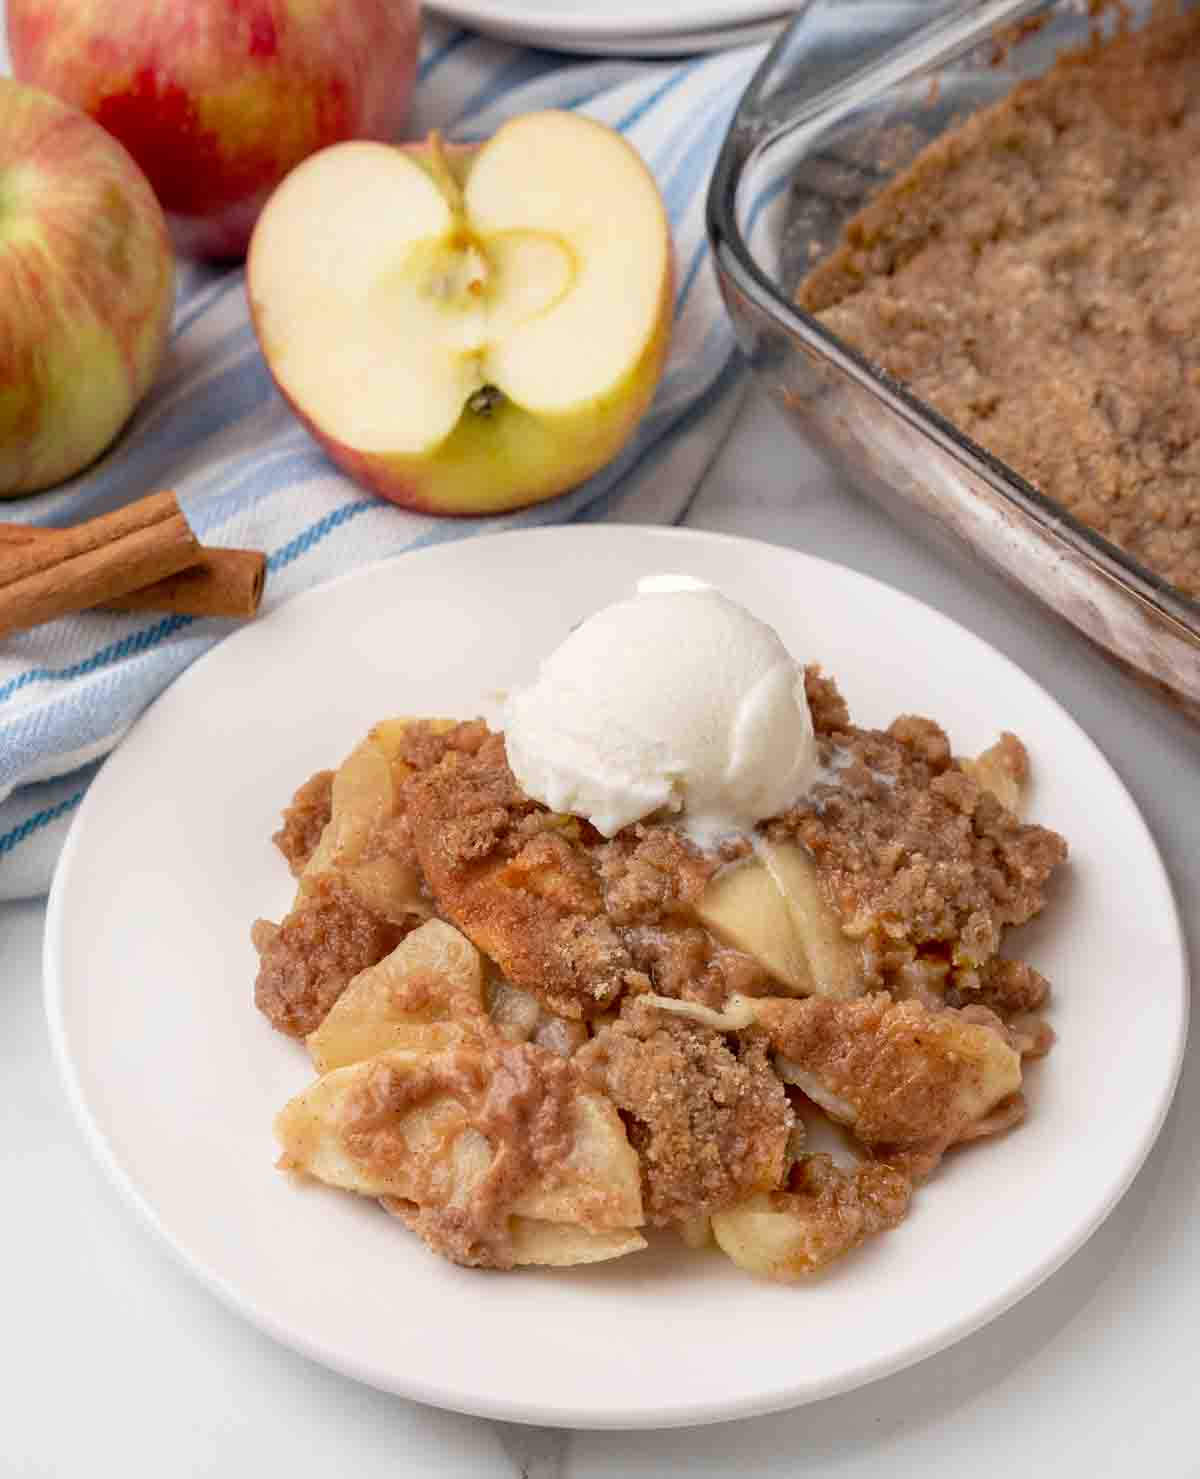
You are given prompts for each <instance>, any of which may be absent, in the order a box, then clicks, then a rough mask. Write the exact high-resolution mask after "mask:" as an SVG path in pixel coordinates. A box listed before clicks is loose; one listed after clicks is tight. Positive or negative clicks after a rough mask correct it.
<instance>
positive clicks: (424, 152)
mask: <svg viewBox="0 0 1200 1479" xmlns="http://www.w3.org/2000/svg"><path fill="white" fill-rule="evenodd" d="M247 292H248V294H249V298H250V307H251V313H252V316H253V320H254V325H255V329H256V331H257V333H258V338H259V343H260V345H261V347H262V351H263V355H264V357H265V359H266V362H267V364H268V366H269V367H270V370H271V373H272V374H273V375H274V377H275V381H276V383H277V385H278V386H279V388H280V390H281V392H282V393H283V395H284V396H285V398H286V399H287V400H288V402H289V403H290V404H291V406H292V407H293V409H294V410H295V411H296V412H297V414H298V415H299V416H300V417H301V419H302V420H303V421H304V422H305V424H306V425H307V426H308V428H309V429H310V431H311V432H312V433H313V435H314V436H315V437H316V438H317V439H318V440H319V441H320V442H321V443H322V445H323V446H324V447H325V448H326V450H327V451H328V452H329V454H330V456H331V457H332V458H333V459H334V461H335V462H337V463H338V464H339V465H340V466H341V467H342V468H344V469H345V470H346V472H348V473H349V474H350V475H351V476H352V477H354V478H355V479H357V480H358V481H359V482H361V483H362V484H363V485H364V486H366V487H368V488H371V489H372V490H373V491H375V492H377V493H379V494H381V495H382V496H383V497H385V498H390V499H391V500H393V501H394V502H396V503H399V504H401V505H404V506H406V507H408V508H412V509H416V510H420V511H423V512H432V513H457V514H479V513H494V512H498V511H500V510H504V509H510V508H516V507H520V506H521V505H523V504H529V503H534V502H537V501H539V500H541V499H545V498H549V497H551V496H553V495H554V494H557V493H561V492H564V491H565V490H567V489H569V488H572V487H574V486H576V485H577V484H578V483H581V482H582V481H583V480H584V479H585V478H587V477H589V476H590V475H591V474H592V473H593V472H595V471H596V470H597V469H599V468H600V467H602V466H603V465H604V464H605V463H607V462H609V461H610V460H611V459H612V458H613V457H614V456H615V455H616V453H617V452H618V451H619V450H620V448H621V447H622V446H623V445H624V443H625V442H626V441H627V440H628V438H629V437H630V435H631V434H632V433H633V431H634V429H635V428H636V426H637V424H638V422H639V420H640V419H641V417H642V415H643V413H644V412H645V410H646V408H647V406H648V405H649V404H650V401H651V399H652V397H653V395H654V391H655V388H656V386H657V384H658V380H659V377H660V375H661V372H662V366H663V362H664V360H665V357H666V352H667V345H668V340H669V333H670V323H671V306H672V253H671V238H670V228H669V225H668V222H667V217H666V212H665V210H664V208H663V203H662V199H661V197H660V195H659V193H658V189H657V186H656V185H655V183H654V180H653V177H652V176H651V175H650V173H649V171H648V170H647V169H646V167H645V165H644V164H643V163H642V161H641V159H640V158H639V156H638V155H637V153H636V152H635V151H634V150H633V149H632V148H631V147H630V146H629V145H628V144H627V143H626V142H625V140H624V139H622V138H621V136H620V135H619V134H617V133H615V132H613V131H612V130H611V129H608V128H605V127H604V126H603V125H601V124H598V123H593V122H591V121H590V120H588V119H586V118H581V117H579V116H578V115H576V114H572V113H560V112H545V113H533V114H527V115H525V116H524V117H521V118H517V119H514V120H512V121H511V122H510V123H507V124H505V125H504V126H503V127H502V128H501V129H500V130H499V131H498V132H497V133H496V134H495V135H494V136H493V137H492V138H491V139H490V140H488V142H487V143H485V144H484V145H482V146H481V147H479V148H476V149H466V150H457V151H449V150H447V149H446V148H445V147H444V145H443V144H442V142H441V140H440V139H439V138H438V137H437V136H436V135H434V136H433V137H431V138H430V139H429V140H428V141H427V142H426V143H424V144H423V145H419V146H411V147H408V148H405V149H397V148H389V147H386V146H383V145H378V144H345V145H341V146H339V147H336V148H333V149H328V150H325V151H323V152H322V153H320V154H317V155H314V156H313V158H311V159H309V160H307V161H305V163H304V164H302V165H301V166H300V167H299V168H298V169H296V170H294V171H293V173H292V174H291V175H289V177H288V178H287V179H286V180H285V181H284V182H283V184H282V185H281V186H280V188H279V189H278V190H277V191H276V193H275V194H274V195H273V196H272V197H271V200H270V201H269V202H268V204H267V206H266V209H265V210H264V211H263V214H262V217H261V218H260V220H259V223H258V226H257V228H256V229H255V233H254V237H253V240H252V241H251V245H250V254H249V259H248V263H247Z"/></svg>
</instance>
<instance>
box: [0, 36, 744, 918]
mask: <svg viewBox="0 0 1200 1479" xmlns="http://www.w3.org/2000/svg"><path fill="white" fill-rule="evenodd" d="M762 53H763V48H762V47H761V46H758V47H747V48H742V49H740V50H735V51H729V52H724V53H718V54H716V55H708V56H699V57H694V58H688V59H685V60H681V61H672V62H670V63H667V64H664V63H662V62H647V61H631V60H622V59H617V60H614V59H604V60H581V59H576V58H567V57H563V56H561V55H556V54H554V53H551V52H545V51H537V50H529V49H522V48H518V47H513V46H508V45H504V44H501V43H499V42H496V41H491V40H488V39H485V38H482V37H479V36H476V35H474V34H472V33H469V32H466V31H463V30H459V29H456V28H454V27H453V26H451V25H449V24H448V23H446V22H443V21H439V20H437V19H435V18H432V17H429V18H427V19H426V23H425V34H424V40H423V45H422V53H421V61H420V71H419V77H418V84H417V90H416V96H415V102H414V108H413V115H412V118H411V120H410V128H409V132H410V134H412V135H417V134H421V133H423V132H425V131H426V130H427V129H429V128H431V127H438V128H440V129H442V130H443V131H444V132H445V133H446V134H447V135H448V136H449V137H451V138H459V139H471V138H481V137H485V136H486V135H488V134H490V133H491V132H493V131H494V130H495V128H496V127H497V126H498V125H499V124H500V123H501V122H502V121H503V120H504V119H505V118H506V117H509V116H511V115H513V114H516V113H523V112H527V111H529V110H531V109H536V108H549V107H553V108H572V109H578V110H579V111H580V112H583V113H586V114H588V115H589V116H590V117H593V118H596V119H599V120H602V121H603V122H605V123H608V124H611V125H612V126H613V127H615V128H618V129H620V130H621V132H622V133H623V134H624V135H625V136H626V137H627V138H628V139H629V140H630V141H631V142H632V143H633V144H634V145H635V146H636V148H637V149H638V150H639V151H640V153H641V154H642V157H643V158H644V159H645V160H646V162H647V164H648V165H649V166H650V168H651V169H652V170H653V172H654V174H655V176H656V178H657V180H658V182H659V185H660V187H661V189H662V192H663V196H664V198H665V200H666V204H667V209H668V212H669V214H670V218H671V223H672V227H673V230H674V234H675V245H676V252H677V260H678V280H677V287H676V298H675V326H674V339H673V342H672V349H671V355H670V359H669V361H668V364H667V367H666V372H665V375H664V378H663V381H662V385H661V387H660V389H659V392H658V396H657V398H656V400H655V401H654V404H653V406H652V407H651V410H650V412H649V414H648V415H647V417H646V419H645V421H644V423H643V425H642V426H641V428H640V430H639V432H638V434H637V436H636V437H635V439H634V440H633V442H632V443H631V444H630V445H629V446H628V447H627V448H626V450H625V451H624V452H623V453H622V454H621V456H620V457H619V458H618V459H617V461H616V462H615V463H614V464H612V465H611V466H609V467H608V468H606V469H605V470H604V471H602V472H601V473H599V474H598V475H597V476H596V477H594V478H592V479H591V480H590V481H589V482H588V483H587V484H585V485H584V486H583V487H581V488H579V489H577V490H576V491H575V492H574V493H571V494H567V495H564V496H563V497H561V498H558V499H555V500H553V501H551V502H548V503H545V504H543V505H541V506H539V507H536V508H533V509H530V510H526V511H524V512H521V513H516V514H509V515H500V516H495V517H492V518H488V519H463V520H448V519H447V520H438V519H435V518H429V517H424V516H421V515H417V514H409V513H406V512H402V511H401V510H399V509H397V508H395V507H393V506H392V505H390V504H387V503H384V502H382V501H381V500H379V499H376V498H374V497H372V496H371V495H370V494H368V493H366V492H364V491H363V490H362V489H361V488H358V487H357V486H356V485H355V484H353V483H352V482H350V481H349V480H348V479H347V478H345V477H344V476H343V475H342V474H341V473H339V472H338V471H337V470H336V469H335V468H334V467H333V466H332V465H331V464H330V463H329V462H328V460H327V459H326V458H325V457H324V455H323V454H322V453H321V452H320V451H319V450H318V448H317V447H316V446H315V444H314V443H313V442H312V441H311V440H310V439H309V437H308V436H307V435H306V433H305V432H304V431H303V430H302V428H301V427H300V426H299V425H298V423H297V422H296V421H295V419H294V418H293V417H292V415H291V414H290V413H289V412H288V410H287V409H286V407H285V406H284V405H283V403H282V401H281V400H280V398H279V396H278V395H277V394H276V393H275V391H274V389H273V388H272V385H271V381H270V378H269V376H268V374H267V371H266V369H265V367H264V365H263V361H262V359H261V357H260V355H259V353H258V349H257V346H256V343H255V339H254V335H253V333H252V331H251V328H250V324H249V319H248V315H247V310H246V302H245V293H244V285H243V276H242V273H241V271H240V270H224V271H218V270H216V269H212V268H206V267H200V266H197V265H195V264H181V271H180V285H179V295H178V304H177V309H176V315H175V324H174V334H173V339H172V344H171V349H170V351H169V355H168V358H167V360H166V363H165V365H164V366H163V369H162V371H161V373H160V376H159V378H158V381H157V384H156V385H155V387H154V389H153V391H152V392H151V394H150V396H149V397H148V398H147V400H146V401H145V403H144V404H143V405H142V407H141V408H140V410H139V412H138V414H137V416H136V417H135V419H134V422H133V424H132V425H131V426H130V428H129V429H128V431H127V432H126V433H125V435H124V436H123V437H122V439H121V440H120V442H119V443H118V444H117V446H116V447H115V448H114V449H113V450H112V451H111V452H110V453H109V454H108V455H107V456H106V457H105V458H104V460H103V461H102V462H100V463H99V464H97V465H96V466H95V467H93V468H91V469H90V470H89V471H88V472H87V473H86V474H84V475H83V476H81V477H79V478H77V479H75V480H74V481H73V482H71V483H69V484H67V485H65V486H63V487H62V488H60V489H57V490H56V491H54V492H53V493H49V494H42V495H40V496H39V497H36V498H29V499H25V500H21V501H17V502H14V503H10V504H8V505H7V506H6V507H5V510H4V516H5V517H6V518H9V519H19V520H23V521H26V522H29V523H36V524H44V525H60V524H70V523H76V522H78V521H79V520H81V519H85V518H90V517H92V516H94V515H96V514H100V513H104V512H106V511H108V510H109V509H112V508H113V507H115V506H117V505H119V504H121V503H123V502H126V501H128V500H130V499H131V498H134V497H138V496H140V495H142V494H144V493H148V492H151V491H153V490H154V489H157V488H174V489H175V490H176V491H177V492H178V493H179V496H180V501H181V503H182V504H183V507H184V510H185V512H186V514H187V517H188V519H189V521H190V522H191V524H192V526H193V528H194V529H195V531H196V533H197V534H198V535H199V536H200V537H201V538H202V539H203V540H204V541H205V542H206V543H209V544H223V545H230V546H235V547H237V546H242V547H252V548H259V549H265V550H266V551H267V552H268V564H267V569H268V577H267V586H266V595H265V599H264V606H265V608H267V609H269V608H271V607H272V606H275V605H277V604H278V603H279V602H281V601H284V600H286V599H287V598H288V597H289V596H291V595H294V594H295V593H296V592H297V591H300V590H304V589H306V588H307V587H309V586H312V585H315V584H317V583H318V582H320V581H323V580H326V579H328V578H330V577H331V576H334V575H338V574H340V573H342V572H343V571H346V570H348V569H351V568H353V567H354V566H356V565H359V564H365V563H367V562H369V561H372V560H377V559H379V558H381V557H382V556H387V555H392V554H397V553H400V552H402V551H404V550H408V549H415V548H419V547H421V546H423V545H429V544H437V543H441V542H442V541H445V540H451V539H466V538H470V537H471V536H473V535H476V534H479V533H481V532H489V531H492V530H498V529H507V528H513V527H525V526H532V525H537V524H546V523H560V522H567V521H570V520H604V519H615V520H620V521H623V522H631V521H632V522H643V523H669V522H672V521H678V520H679V519H681V518H682V517H683V514H684V512H685V511H686V508H687V505H688V502H689V499H690V498H691V496H692V494H693V493H694V492H695V490H696V488H697V486H698V484H699V482H700V480H701V478H702V476H703V474H704V472H705V469H706V468H707V467H708V465H709V463H710V461H711V460H712V457H713V455H714V453H715V452H716V450H717V448H718V447H719V446H720V443H721V440H722V438H723V436H724V434H725V432H726V431H727V429H728V427H729V425H730V423H731V420H732V417H733V414H734V412H735V410H736V406H737V402H738V399H739V392H740V388H741V376H740V375H739V373H738V370H737V367H736V363H735V360H734V356H733V350H734V341H733V335H732V331H731V328H730V325H729V322H728V319H727V318H726V315H725V313H724V311H723V309H722V305H721V301H720V295H719V293H718V290H717V286H716V282H715V279H714V275H713V273H712V270H711V264H710V262H709V254H708V246H707V243H706V240H705V231H704V199H705V191H706V187H707V184H708V179H709V175H710V173H711V170H712V166H713V164H714V162H715V159H716V154H717V151H718V149H719V147H720V144H721V140H722V137H723V135H724V133H725V130H726V127H727V125H728V123H729V120H730V118H731V116H732V114H733V111H734V109H735V107H736V105H737V102H738V99H739V97H740V96H741V93H742V91H743V90H744V88H745V86H746V84H747V83H748V81H749V79H750V77H751V75H752V73H753V71H754V68H755V66H756V65H757V63H758V62H759V60H760V59H761V56H762ZM229 630H230V627H229V624H228V623H224V622H218V621H214V620H197V619H193V618H189V617H182V616H154V615H146V614H142V615H115V614H112V615H110V614H107V613H100V612H89V613H86V614H84V615H81V616H77V617H73V618H70V619H66V620H62V621H57V622H53V623H50V624H48V625H45V626H42V627H39V628H36V629H35V630H33V631H31V632H27V633H24V634H22V635H19V636H16V637H11V638H8V639H7V640H4V641H2V642H0V899H3V898H9V899H11V898H20V897H27V896H32V895H36V894H39V893H42V892H44V891H45V889H46V888H47V887H48V885H49V881H50V876H51V873H52V871H53V866H54V860H55V858H56V857H57V855H58V852H59V849H60V848H61V846H62V842H63V839H64V837H65V835H66V831H67V828H68V826H69V824H70V821H71V817H72V815H73V813H74V811H75V809H76V808H77V807H78V805H79V802H80V800H81V799H82V797H83V795H84V792H85V791H86V789H87V786H88V784H89V782H90V780H91V778H92V777H93V776H94V775H95V773H96V771H97V769H98V768H99V765H100V763H101V761H102V758H103V756H104V755H105V754H106V753H107V752H108V751H109V750H111V749H112V748H113V747H114V746H115V745H116V744H118V743H119V741H120V739H121V737H122V735H123V734H124V733H125V732H126V730H127V729H128V728H129V726H130V725H131V724H132V723H133V721H134V720H135V719H136V718H137V716H138V714H139V713H140V712H141V711H142V710H143V709H144V708H145V707H146V705H147V704H148V703H149V702H150V701H151V700H152V699H153V698H154V697H155V696H156V695H157V694H158V693H160V692H161V691H162V689H163V688H165V687H166V685H167V684H168V683H170V682H171V680H172V679H173V678H174V677H176V675H177V674H179V673H180V672H182V671H183V669H184V668H186V667H187V666H188V664H189V663H191V662H192V661H193V660H194V659H195V658H197V657H199V656H200V654H201V653H203V652H205V651H206V650H207V649H208V648H209V647H211V646H212V645H213V644H214V643H216V642H219V641H220V640H221V638H222V637H223V636H225V635H226V634H227V632H228V631H229Z"/></svg>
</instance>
